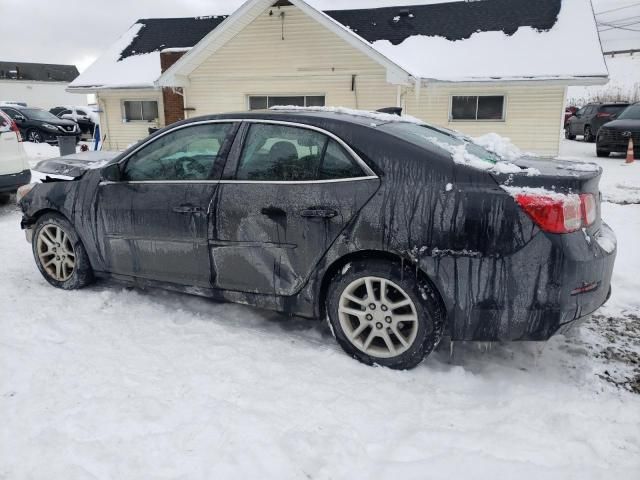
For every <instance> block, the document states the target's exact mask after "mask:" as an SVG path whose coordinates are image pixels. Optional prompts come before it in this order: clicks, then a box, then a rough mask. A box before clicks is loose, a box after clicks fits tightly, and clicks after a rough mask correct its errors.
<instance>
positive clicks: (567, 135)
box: [564, 125, 576, 140]
mask: <svg viewBox="0 0 640 480" xmlns="http://www.w3.org/2000/svg"><path fill="white" fill-rule="evenodd" d="M564 138H566V139H567V140H575V139H576V136H575V135H574V134H572V133H571V130H570V129H569V125H567V126H566V127H564Z"/></svg>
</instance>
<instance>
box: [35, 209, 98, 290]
mask: <svg viewBox="0 0 640 480" xmlns="http://www.w3.org/2000/svg"><path fill="white" fill-rule="evenodd" d="M32 249H33V256H34V258H35V260H36V265H37V266H38V269H39V270H40V273H42V275H43V276H44V278H45V280H47V282H49V283H50V284H51V285H53V286H54V287H57V288H62V289H64V290H75V289H78V288H82V287H84V286H86V285H88V284H89V283H91V282H92V281H93V270H92V269H91V263H90V262H89V257H88V256H87V252H86V250H85V248H84V245H82V242H81V241H80V238H79V237H78V235H77V233H76V231H75V229H74V228H73V226H72V225H71V223H69V221H68V220H67V219H66V218H64V217H63V216H61V215H57V214H45V215H43V216H42V217H40V218H39V219H38V221H37V222H36V225H35V229H34V234H33V240H32Z"/></svg>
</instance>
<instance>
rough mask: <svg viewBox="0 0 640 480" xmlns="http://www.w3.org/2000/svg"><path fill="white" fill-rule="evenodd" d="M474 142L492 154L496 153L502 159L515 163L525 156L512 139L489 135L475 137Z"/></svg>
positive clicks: (493, 134)
mask: <svg viewBox="0 0 640 480" xmlns="http://www.w3.org/2000/svg"><path fill="white" fill-rule="evenodd" d="M472 140H473V142H474V143H477V144H478V145H480V146H481V147H484V148H486V149H487V150H489V151H490V152H493V153H495V154H496V155H498V156H499V157H500V158H502V159H504V160H508V161H511V162H513V161H515V160H518V159H519V158H522V156H523V155H524V154H523V153H522V150H520V149H519V148H518V147H516V146H515V145H514V144H513V143H511V139H510V138H508V137H503V136H501V135H498V134H497V133H487V134H486V135H482V136H480V137H473V139H472Z"/></svg>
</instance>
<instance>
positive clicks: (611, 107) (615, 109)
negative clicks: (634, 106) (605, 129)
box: [600, 105, 629, 113]
mask: <svg viewBox="0 0 640 480" xmlns="http://www.w3.org/2000/svg"><path fill="white" fill-rule="evenodd" d="M628 106H629V105H607V106H606V107H602V108H601V109H600V111H601V112H602V113H619V112H621V111H623V110H624V109H625V108H627V107H628Z"/></svg>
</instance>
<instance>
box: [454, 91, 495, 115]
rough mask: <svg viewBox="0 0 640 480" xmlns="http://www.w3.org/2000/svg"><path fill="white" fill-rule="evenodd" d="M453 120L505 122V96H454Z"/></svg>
mask: <svg viewBox="0 0 640 480" xmlns="http://www.w3.org/2000/svg"><path fill="white" fill-rule="evenodd" d="M450 118H451V120H454V121H455V120H494V121H500V120H504V96H503V95H491V96H489V95H479V96H478V95H454V96H453V97H451V114H450Z"/></svg>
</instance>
